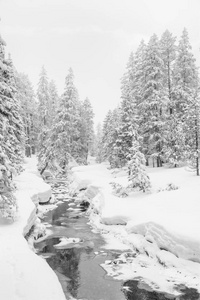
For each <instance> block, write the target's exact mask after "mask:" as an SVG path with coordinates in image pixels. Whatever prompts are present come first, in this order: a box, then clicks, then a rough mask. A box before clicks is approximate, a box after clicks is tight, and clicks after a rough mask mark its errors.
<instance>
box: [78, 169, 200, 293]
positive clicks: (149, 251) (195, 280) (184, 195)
mask: <svg viewBox="0 0 200 300" xmlns="http://www.w3.org/2000/svg"><path fill="white" fill-rule="evenodd" d="M73 171H74V174H75V175H74V176H75V181H74V183H73V188H75V186H76V187H77V189H79V188H80V187H81V188H83V187H84V185H85V187H87V190H86V191H85V193H84V196H83V197H89V198H90V201H91V210H90V219H91V223H93V225H94V226H96V227H97V228H99V229H100V230H102V232H103V233H104V236H105V238H106V240H108V241H111V240H112V242H113V241H114V240H113V238H117V239H118V240H119V241H121V242H122V243H123V244H125V245H126V246H128V247H129V248H130V249H132V250H133V251H134V252H135V255H134V258H132V259H131V258H130V257H129V258H126V257H125V256H124V257H123V256H122V257H121V258H120V259H119V260H118V262H117V268H116V263H115V265H113V264H112V263H111V262H108V263H107V264H105V265H104V267H105V269H106V270H107V271H108V272H109V274H111V275H113V276H116V278H124V279H128V278H129V279H130V278H134V277H138V276H141V277H143V278H144V279H145V281H146V282H147V283H148V284H149V285H151V286H153V287H154V289H158V290H162V291H166V292H170V293H174V286H175V284H179V283H183V284H186V285H187V286H190V287H194V288H198V289H199V290H200V236H199V229H200V218H199V211H200V178H199V177H197V176H195V174H194V173H191V172H187V171H186V170H185V168H177V169H167V168H155V169H153V168H152V169H151V168H149V169H148V173H149V176H150V179H151V182H152V191H151V193H146V194H145V193H142V192H132V193H131V194H130V195H129V196H128V197H127V198H119V197H116V196H115V195H113V192H112V188H111V185H110V184H109V183H110V182H118V183H120V184H122V185H124V186H125V185H126V184H127V176H126V173H125V172H124V171H122V172H117V171H116V170H115V171H112V172H111V171H110V170H108V169H107V168H106V165H105V164H101V165H90V166H85V167H77V168H74V169H73ZM169 183H173V184H175V185H176V186H177V187H179V188H178V189H177V190H173V191H165V188H166V187H167V185H168V184H169ZM158 190H164V191H160V192H158ZM91 191H92V192H91ZM108 247H110V248H112V244H111V243H110V242H109V245H108Z"/></svg>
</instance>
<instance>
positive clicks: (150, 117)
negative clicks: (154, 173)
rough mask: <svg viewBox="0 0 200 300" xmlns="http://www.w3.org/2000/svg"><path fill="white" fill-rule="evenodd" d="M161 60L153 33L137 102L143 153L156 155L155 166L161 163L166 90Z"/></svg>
mask: <svg viewBox="0 0 200 300" xmlns="http://www.w3.org/2000/svg"><path fill="white" fill-rule="evenodd" d="M162 71H163V61H162V59H161V51H160V45H159V40H158V37H157V36H156V35H155V34H154V35H153V36H152V37H151V38H150V40H149V43H148V45H147V47H146V51H145V61H144V77H145V82H144V85H143V88H142V101H141V103H139V112H140V116H141V120H140V122H141V134H142V137H143V148H144V149H143V151H144V153H145V155H146V156H147V157H148V156H153V157H156V159H157V166H161V165H162V155H163V127H164V118H165V115H164V113H163V111H164V110H165V105H166V91H165V89H164V86H163V73H162Z"/></svg>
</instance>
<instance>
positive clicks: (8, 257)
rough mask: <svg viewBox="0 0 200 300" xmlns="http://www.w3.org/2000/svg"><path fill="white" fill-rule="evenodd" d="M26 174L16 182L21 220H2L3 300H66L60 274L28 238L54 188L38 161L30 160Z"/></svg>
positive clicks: (1, 293)
mask: <svg viewBox="0 0 200 300" xmlns="http://www.w3.org/2000/svg"><path fill="white" fill-rule="evenodd" d="M24 169H25V170H24V172H22V173H21V174H20V175H19V176H17V177H16V178H15V183H16V185H17V188H18V189H17V191H16V197H17V203H18V217H17V220H16V221H15V222H13V223H9V222H8V221H5V220H3V219H0V240H1V247H0V266H1V272H0V282H1V288H0V299H5V300H21V299H25V300H46V299H48V300H65V296H64V293H63V291H62V288H61V285H60V283H59V281H58V278H57V276H56V274H55V273H54V272H53V270H52V269H51V268H50V267H49V265H48V264H47V263H46V261H45V260H44V259H42V258H40V257H39V256H37V255H36V254H35V253H34V252H33V251H31V249H30V247H29V245H28V243H27V241H26V239H25V238H24V236H25V235H26V234H27V233H28V232H29V230H30V228H31V227H32V226H33V225H34V224H36V223H38V222H39V220H38V219H37V216H36V210H37V204H38V201H41V202H43V201H44V202H46V201H47V199H49V197H50V196H51V189H50V186H49V185H47V184H46V183H44V181H43V180H42V178H41V177H40V176H39V174H38V171H37V159H36V157H32V158H26V160H25V164H24Z"/></svg>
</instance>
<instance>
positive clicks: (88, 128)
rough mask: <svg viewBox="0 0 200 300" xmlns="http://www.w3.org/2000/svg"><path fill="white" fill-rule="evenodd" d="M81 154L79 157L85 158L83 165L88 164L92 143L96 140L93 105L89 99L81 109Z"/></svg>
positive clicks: (82, 104)
mask: <svg viewBox="0 0 200 300" xmlns="http://www.w3.org/2000/svg"><path fill="white" fill-rule="evenodd" d="M80 114H81V115H80V122H79V124H80V126H79V130H80V133H79V135H80V139H79V143H80V147H81V150H80V154H79V156H80V157H82V158H83V163H84V164H87V159H88V154H89V151H90V150H91V147H92V142H93V138H94V128H93V124H94V121H93V118H94V112H93V109H92V106H91V103H90V101H89V99H88V98H86V99H85V100H84V101H83V103H81V107H80Z"/></svg>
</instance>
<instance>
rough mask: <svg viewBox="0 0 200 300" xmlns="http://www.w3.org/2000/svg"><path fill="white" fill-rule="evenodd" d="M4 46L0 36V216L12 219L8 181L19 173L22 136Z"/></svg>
mask: <svg viewBox="0 0 200 300" xmlns="http://www.w3.org/2000/svg"><path fill="white" fill-rule="evenodd" d="M5 45H6V44H5V42H4V41H3V39H2V38H1V36H0V213H1V214H2V215H3V217H6V218H12V219H14V217H15V214H16V210H17V205H16V199H15V197H14V195H13V193H12V190H13V188H14V187H13V185H12V181H11V179H12V174H13V173H14V172H15V171H20V169H21V163H22V159H23V150H24V132H23V123H22V118H21V116H20V106H19V101H18V99H17V98H16V86H15V78H14V71H13V64H12V61H11V59H10V58H9V59H6V58H5Z"/></svg>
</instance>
